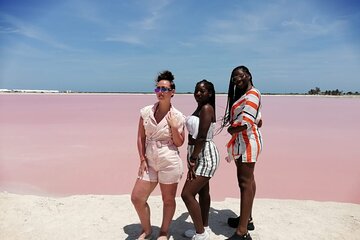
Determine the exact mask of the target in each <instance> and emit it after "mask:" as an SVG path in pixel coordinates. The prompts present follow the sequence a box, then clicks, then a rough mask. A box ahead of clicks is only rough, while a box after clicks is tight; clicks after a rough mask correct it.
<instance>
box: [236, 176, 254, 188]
mask: <svg viewBox="0 0 360 240" xmlns="http://www.w3.org/2000/svg"><path fill="white" fill-rule="evenodd" d="M238 184H239V188H240V189H247V188H252V186H253V177H245V176H240V177H239V178H238Z"/></svg>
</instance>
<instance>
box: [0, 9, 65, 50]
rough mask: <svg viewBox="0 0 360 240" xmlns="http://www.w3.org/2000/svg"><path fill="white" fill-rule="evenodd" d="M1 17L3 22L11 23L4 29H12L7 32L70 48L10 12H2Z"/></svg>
mask: <svg viewBox="0 0 360 240" xmlns="http://www.w3.org/2000/svg"><path fill="white" fill-rule="evenodd" d="M0 19H2V21H3V22H5V23H6V24H7V25H9V27H3V28H4V29H10V31H8V32H7V33H13V34H19V35H22V36H24V37H27V38H31V39H36V40H38V41H41V42H44V43H46V44H48V45H50V46H52V47H55V48H59V49H64V50H69V47H68V46H66V45H65V44H63V43H61V42H58V41H57V40H55V39H53V38H52V37H51V36H49V35H48V34H46V33H45V32H43V31H42V30H41V29H39V28H38V27H36V26H34V25H31V24H28V23H25V22H23V21H21V20H20V19H18V18H16V17H14V16H11V15H8V14H0Z"/></svg>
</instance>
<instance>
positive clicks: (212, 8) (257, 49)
mask: <svg viewBox="0 0 360 240" xmlns="http://www.w3.org/2000/svg"><path fill="white" fill-rule="evenodd" d="M238 65H246V66H247V67H249V68H250V70H251V72H252V74H253V80H254V84H255V86H256V87H257V88H259V89H260V91H261V92H264V93H291V92H293V93H303V92H307V91H308V90H310V89H311V88H315V87H320V89H321V90H334V89H339V90H343V91H360V1H349V0H338V1H334V0H322V1H320V0H301V1H298V0H269V1H260V0H226V1H225V0H177V1H175V0H122V1H121V0H104V1H96V0H87V1H85V0H76V1H75V0H74V1H67V0H62V1H59V0H43V1H40V0H31V1H30V0H29V1H26V0H23V1H20V0H0V88H7V89H58V90H73V91H111V92H112V91H116V92H143V91H151V90H152V89H153V87H154V79H155V77H156V75H157V73H158V72H160V71H162V70H165V69H168V70H171V71H172V72H173V73H174V75H175V82H176V85H177V91H179V92H189V91H190V92H191V91H193V89H194V86H195V83H196V82H197V81H200V80H201V79H207V80H210V81H212V82H213V83H214V84H215V87H216V90H217V91H218V92H225V91H227V86H228V81H229V76H230V72H231V70H232V69H233V68H234V67H236V66H238Z"/></svg>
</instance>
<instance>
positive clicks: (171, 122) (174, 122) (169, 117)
mask: <svg viewBox="0 0 360 240" xmlns="http://www.w3.org/2000/svg"><path fill="white" fill-rule="evenodd" d="M166 121H167V122H168V124H169V126H170V127H172V128H176V127H177V126H178V122H177V119H176V117H175V115H174V113H172V112H171V111H170V112H169V114H168V115H166Z"/></svg>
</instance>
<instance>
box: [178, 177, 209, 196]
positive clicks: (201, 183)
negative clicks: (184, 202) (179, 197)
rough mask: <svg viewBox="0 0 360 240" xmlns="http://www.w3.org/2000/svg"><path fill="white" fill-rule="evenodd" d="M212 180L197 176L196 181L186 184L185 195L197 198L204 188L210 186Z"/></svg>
mask: <svg viewBox="0 0 360 240" xmlns="http://www.w3.org/2000/svg"><path fill="white" fill-rule="evenodd" d="M209 180H210V178H209V177H203V176H196V178H195V179H193V180H191V181H189V180H187V181H186V182H185V185H184V188H183V193H190V194H191V195H193V196H195V195H196V194H198V193H199V192H200V191H201V190H202V189H203V188H204V187H206V186H208V183H209Z"/></svg>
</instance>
